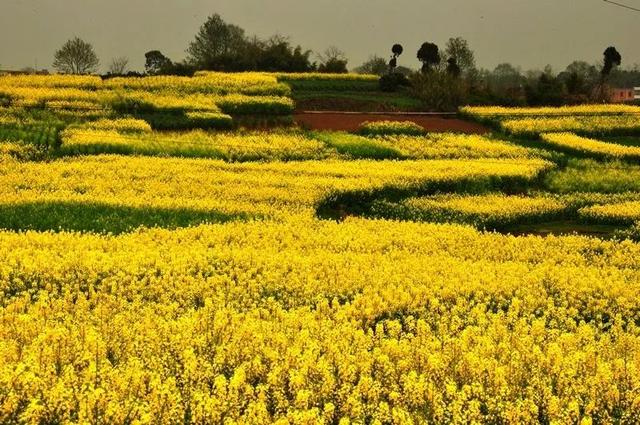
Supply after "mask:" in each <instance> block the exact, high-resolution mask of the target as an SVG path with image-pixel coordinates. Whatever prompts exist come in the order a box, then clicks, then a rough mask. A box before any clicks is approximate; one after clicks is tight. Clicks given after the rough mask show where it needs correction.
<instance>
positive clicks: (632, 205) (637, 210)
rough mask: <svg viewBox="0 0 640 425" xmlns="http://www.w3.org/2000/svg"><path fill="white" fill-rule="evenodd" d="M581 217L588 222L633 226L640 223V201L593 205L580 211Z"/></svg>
mask: <svg viewBox="0 0 640 425" xmlns="http://www.w3.org/2000/svg"><path fill="white" fill-rule="evenodd" d="M578 212H579V214H580V217H582V218H583V219H585V220H588V221H595V222H601V223H611V224H633V223H634V222H636V221H640V201H629V202H622V203H614V204H606V205H593V206H590V207H585V208H582V209H580V210H579V211H578Z"/></svg>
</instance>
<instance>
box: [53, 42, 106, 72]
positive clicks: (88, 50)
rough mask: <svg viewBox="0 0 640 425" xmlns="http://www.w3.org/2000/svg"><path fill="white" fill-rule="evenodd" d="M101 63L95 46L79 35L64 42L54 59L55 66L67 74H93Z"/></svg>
mask: <svg viewBox="0 0 640 425" xmlns="http://www.w3.org/2000/svg"><path fill="white" fill-rule="evenodd" d="M99 65H100V60H99V59H98V55H96V52H95V51H94V50H93V46H92V45H91V44H89V43H87V42H86V41H84V40H81V39H80V38H78V37H75V38H73V39H71V40H68V41H67V42H66V43H64V45H63V46H62V47H61V48H60V49H59V50H57V51H56V53H55V55H54V61H53V67H54V68H55V69H56V70H57V71H59V72H62V73H65V74H92V73H95V72H97V71H98V66H99Z"/></svg>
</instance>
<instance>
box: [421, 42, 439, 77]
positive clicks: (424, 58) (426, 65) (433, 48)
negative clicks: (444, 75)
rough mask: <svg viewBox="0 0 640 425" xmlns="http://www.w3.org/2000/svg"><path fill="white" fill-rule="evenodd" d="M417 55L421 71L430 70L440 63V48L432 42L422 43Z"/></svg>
mask: <svg viewBox="0 0 640 425" xmlns="http://www.w3.org/2000/svg"><path fill="white" fill-rule="evenodd" d="M417 56H418V60H419V61H420V62H422V72H430V71H431V70H433V68H434V67H435V66H437V65H439V64H440V49H439V48H438V45H436V44H434V43H429V42H426V43H423V44H422V46H420V49H419V50H418V55H417Z"/></svg>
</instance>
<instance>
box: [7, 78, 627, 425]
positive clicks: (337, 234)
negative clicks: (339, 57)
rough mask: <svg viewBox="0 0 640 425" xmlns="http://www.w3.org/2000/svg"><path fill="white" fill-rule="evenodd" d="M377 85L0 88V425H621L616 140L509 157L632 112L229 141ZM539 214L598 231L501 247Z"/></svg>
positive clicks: (623, 386) (51, 81) (227, 82)
mask: <svg viewBox="0 0 640 425" xmlns="http://www.w3.org/2000/svg"><path fill="white" fill-rule="evenodd" d="M377 87H378V77H376V76H371V75H354V74H347V75H337V74H336V75H333V74H329V75H327V74H303V75H298V74H270V73H240V74H223V73H212V72H201V73H198V74H196V76H195V77H193V78H188V77H177V76H158V77H145V78H113V79H107V80H104V81H103V80H101V79H100V78H97V77H91V76H78V77H74V76H61V75H56V76H47V77H45V76H4V77H0V103H1V104H2V105H3V106H2V108H0V258H1V260H0V424H12V425H13V424H15V425H18V424H20V425H22V424H28V425H53V424H56V425H58V424H65V425H67V424H96V425H98V424H100V425H102V424H120V425H143V424H158V425H163V424H185V425H192V424H202V425H204V424H226V425H234V424H238V425H239V424H251V425H253V424H279V425H297V424H300V425H307V424H314V425H315V424H327V425H334V424H339V425H349V424H354V425H356V424H358V425H360V424H362V425H364V424H370V425H383V424H384V425H386V424H400V425H405V424H416V425H417V424H484V423H488V424H540V423H543V424H554V425H560V424H572V425H573V424H579V425H588V424H634V423H638V418H639V417H640V384H639V383H640V305H639V302H638V300H639V299H640V244H639V243H637V242H634V240H636V241H637V240H638V238H639V235H640V232H638V231H637V229H638V228H640V225H638V224H636V227H634V228H629V229H623V231H624V232H626V233H624V232H617V233H615V232H616V231H618V230H619V229H618V227H623V226H631V225H632V224H634V223H637V222H638V221H640V201H639V199H640V183H638V181H639V179H638V176H640V167H638V166H637V165H634V164H632V163H630V162H623V160H625V159H629V158H630V157H631V156H633V155H635V153H634V152H635V150H634V149H636V148H632V147H625V146H623V145H616V144H615V143H612V142H611V141H609V142H606V143H605V142H604V141H602V142H600V141H597V140H591V139H585V138H583V137H579V136H576V135H574V134H564V133H563V134H555V133H554V134H545V135H544V136H542V137H543V139H544V140H546V141H547V143H544V142H542V141H540V140H539V138H537V136H538V135H540V134H541V133H545V132H546V131H553V132H555V131H560V130H558V129H562V131H572V132H573V131H575V132H578V133H580V134H582V133H583V132H587V133H588V132H602V133H616V132H622V133H625V132H633V131H635V129H636V127H637V126H638V118H637V115H635V114H636V113H637V112H640V110H639V109H638V107H636V106H624V105H588V106H576V107H567V108H535V109H532V108H528V109H504V108H493V107H489V108H465V109H463V112H464V113H465V114H467V115H474V116H476V118H477V119H484V118H483V117H485V116H486V117H489V119H490V120H491V121H492V123H493V124H495V128H496V129H497V131H499V128H501V127H499V124H500V123H503V125H504V127H502V128H503V129H509V130H510V131H511V132H513V133H516V134H518V135H522V136H524V135H535V136H536V138H535V140H526V139H524V138H519V139H516V138H510V139H509V140H511V141H507V140H506V139H508V138H509V136H507V135H505V134H496V135H485V136H479V135H460V134H418V133H422V130H421V129H417V128H416V127H415V126H408V125H407V124H390V123H382V124H376V125H372V126H370V128H369V129H370V130H371V131H370V134H369V136H368V137H365V136H363V135H356V134H347V133H330V132H313V131H306V130H303V129H279V130H273V129H271V130H264V129H263V130H246V129H232V124H233V123H232V122H231V120H232V117H231V116H233V119H238V117H237V116H239V115H249V117H244V118H243V119H244V120H245V121H243V122H245V123H248V124H252V123H254V122H253V121H252V119H255V123H254V124H256V126H260V125H261V124H263V123H262V121H261V120H265V119H273V118H274V117H271V115H289V114H291V112H292V111H293V108H294V104H293V101H292V99H291V98H290V95H292V92H295V91H296V90H302V91H304V90H307V91H316V92H318V93H324V92H325V91H327V92H332V91H333V92H339V91H345V90H349V91H353V92H358V91H362V92H366V91H371V90H377ZM285 118H287V117H285ZM503 118H505V119H503ZM238 121H239V120H238ZM274 121H277V120H276V119H274ZM282 122H286V120H284V119H283V120H282ZM236 124H237V123H236ZM216 125H219V127H218V128H224V131H211V129H212V128H216ZM508 126H512V127H513V128H511V127H508ZM563 126H564V127H563ZM639 128H640V127H639ZM169 129H170V131H169ZM545 129H546V130H545ZM549 129H551V130H549ZM418 130H419V131H418ZM365 132H366V131H365ZM398 133H415V134H398ZM501 136H502V137H501ZM603 140H607V139H603ZM633 142H634V141H633V140H628V141H627V140H626V139H625V140H622V139H619V143H627V144H629V145H633ZM551 143H555V144H556V146H558V145H561V146H562V147H565V148H571V149H568V150H567V152H563V153H561V152H552V151H548V152H547V151H544V149H545V148H548V147H549V144H551ZM530 146H535V147H538V146H539V147H540V149H531V148H530ZM576 151H578V152H579V153H582V154H585V153H589V154H596V153H597V154H600V155H594V156H596V158H592V159H589V160H584V159H577V158H572V157H571V155H574V156H576ZM632 154H633V155H632ZM185 157H197V158H185ZM609 157H613V158H616V159H617V160H616V161H612V162H609ZM543 220H558V221H560V225H561V226H567V227H570V228H571V229H574V228H576V227H571V226H576V225H584V226H590V225H593V226H595V225H598V226H600V227H599V229H604V230H602V232H603V233H602V234H603V235H606V236H607V238H605V237H587V236H577V235H568V236H567V235H565V236H554V235H551V236H547V237H541V236H535V235H529V236H517V237H516V236H512V235H509V234H507V232H508V231H510V230H509V229H508V226H507V225H527V224H531V223H534V224H540V221H543ZM434 222H440V223H442V224H436V223H434ZM452 223H458V224H452ZM544 224H549V223H544ZM472 226H475V227H477V228H483V229H488V230H483V231H480V230H477V229H476V228H474V227H472ZM589 229H590V230H591V228H589ZM607 229H608V230H607ZM612 229H613V230H612ZM634 229H636V230H634ZM498 231H500V232H503V233H497V232H498ZM605 232H608V233H605ZM564 233H568V232H564ZM636 233H637V234H636ZM620 235H627V236H620ZM624 237H626V238H627V239H624ZM623 239H624V240H623Z"/></svg>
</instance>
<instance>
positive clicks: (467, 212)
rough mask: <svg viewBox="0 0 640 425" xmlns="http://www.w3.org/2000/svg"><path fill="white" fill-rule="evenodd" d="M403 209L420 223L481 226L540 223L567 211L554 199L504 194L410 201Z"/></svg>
mask: <svg viewBox="0 0 640 425" xmlns="http://www.w3.org/2000/svg"><path fill="white" fill-rule="evenodd" d="M403 206H405V207H406V208H407V209H408V211H409V214H410V216H413V217H415V218H418V219H422V220H427V221H440V222H460V223H471V224H474V225H478V226H500V225H508V224H511V223H515V222H522V221H532V220H540V219H543V218H549V217H553V216H556V215H558V214H560V213H562V212H563V211H564V210H565V209H566V206H565V205H564V204H563V203H561V202H559V201H558V200H556V199H552V198H547V197H528V196H507V195H502V194H488V195H475V196H463V195H440V196H433V197H422V198H409V199H407V200H406V201H404V202H403ZM407 218H409V219H411V218H412V217H407Z"/></svg>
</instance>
